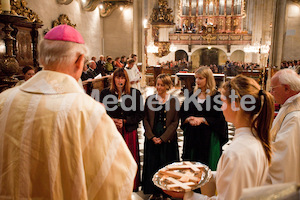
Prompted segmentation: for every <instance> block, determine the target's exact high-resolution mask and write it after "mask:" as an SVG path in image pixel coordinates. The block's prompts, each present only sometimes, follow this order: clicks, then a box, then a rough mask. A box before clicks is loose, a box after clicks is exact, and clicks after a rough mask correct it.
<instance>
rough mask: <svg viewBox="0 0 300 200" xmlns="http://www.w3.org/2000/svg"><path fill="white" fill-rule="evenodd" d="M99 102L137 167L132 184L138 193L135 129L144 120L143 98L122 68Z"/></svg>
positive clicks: (138, 160) (138, 179) (114, 75)
mask: <svg viewBox="0 0 300 200" xmlns="http://www.w3.org/2000/svg"><path fill="white" fill-rule="evenodd" d="M100 102H101V103H103V104H104V105H105V108H106V111H107V114H108V115H109V116H110V117H111V118H112V119H113V121H114V122H115V124H116V126H117V128H118V130H119V132H120V134H122V136H123V138H124V140H125V142H126V144H127V146H128V148H129V150H130V151H131V153H132V155H133V157H134V159H135V161H136V163H137V165H138V171H137V175H136V178H135V182H134V191H138V187H139V184H140V173H139V172H140V169H139V168H140V167H139V166H140V157H139V144H138V136H137V128H138V124H139V122H140V121H141V120H142V119H143V118H144V112H143V110H144V108H143V107H141V106H142V105H143V104H142V102H143V98H142V95H141V93H140V91H139V90H137V89H134V88H132V87H130V82H129V78H128V75H127V72H126V70H125V69H124V68H118V69H116V70H115V71H114V73H113V76H112V82H111V86H110V88H105V89H103V90H102V91H101V94H100ZM141 104H142V105H141Z"/></svg>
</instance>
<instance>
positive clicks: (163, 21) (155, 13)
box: [149, 0, 174, 25]
mask: <svg viewBox="0 0 300 200" xmlns="http://www.w3.org/2000/svg"><path fill="white" fill-rule="evenodd" d="M167 7H168V2H167V1H166V0H158V8H153V10H152V14H151V16H150V19H149V22H150V23H151V24H152V25H174V22H173V21H174V17H173V15H172V14H171V13H172V12H173V10H172V9H171V8H167Z"/></svg>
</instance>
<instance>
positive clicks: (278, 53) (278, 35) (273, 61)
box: [269, 0, 286, 71]
mask: <svg viewBox="0 0 300 200" xmlns="http://www.w3.org/2000/svg"><path fill="white" fill-rule="evenodd" d="M274 4H275V5H274V8H275V9H274V13H273V30H272V44H271V49H270V65H269V66H277V67H280V63H281V59H282V50H283V43H284V36H285V31H286V0H275V2H274ZM269 71H271V70H269Z"/></svg>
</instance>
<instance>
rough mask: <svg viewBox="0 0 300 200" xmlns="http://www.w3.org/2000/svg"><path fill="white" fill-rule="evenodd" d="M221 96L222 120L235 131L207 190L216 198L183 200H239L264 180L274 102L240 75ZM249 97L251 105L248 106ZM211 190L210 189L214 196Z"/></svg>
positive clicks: (193, 195) (198, 196)
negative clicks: (243, 194) (231, 124)
mask: <svg viewBox="0 0 300 200" xmlns="http://www.w3.org/2000/svg"><path fill="white" fill-rule="evenodd" d="M221 92H222V101H223V105H222V110H223V113H224V116H225V119H226V121H228V122H232V123H233V124H234V126H235V127H236V130H235V135H234V137H233V141H232V143H231V144H230V145H229V146H228V147H227V148H226V149H225V150H224V152H223V154H222V156H221V158H220V160H219V162H218V168H217V171H216V173H213V177H212V178H211V180H210V183H211V184H210V186H213V187H216V190H217V193H218V195H217V196H213V197H208V196H206V195H202V194H197V193H194V192H188V193H186V194H184V199H185V200H204V199H222V200H223V199H224V200H227V199H230V200H238V199H239V198H240V196H241V194H242V190H243V189H245V188H251V187H258V186H261V185H263V184H264V182H265V180H266V177H267V174H268V167H269V165H270V163H271V155H272V152H271V134H270V129H271V125H272V121H273V116H274V102H273V98H272V96H271V94H270V93H269V92H266V91H263V90H260V86H259V84H258V83H257V82H256V81H255V80H254V79H252V78H248V77H246V76H243V75H238V76H236V77H235V78H233V79H232V80H231V81H228V82H226V83H225V84H224V85H223V87H222V91H221ZM249 96H250V98H251V101H252V102H253V103H250V104H249V101H248V102H247V100H246V99H248V98H249ZM214 174H216V175H215V176H214ZM214 181H215V182H214ZM205 186H207V185H205ZM205 186H203V187H202V188H201V190H202V189H203V188H204V187H205ZM213 187H211V188H209V189H211V190H212V191H213V192H211V194H213V195H214V194H215V191H214V190H213V189H214V188H213ZM206 191H207V190H206ZM173 195H174V193H172V196H173ZM176 195H178V197H179V195H181V197H182V196H183V194H181V193H180V194H176Z"/></svg>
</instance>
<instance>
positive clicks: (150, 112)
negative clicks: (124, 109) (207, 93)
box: [143, 74, 180, 199]
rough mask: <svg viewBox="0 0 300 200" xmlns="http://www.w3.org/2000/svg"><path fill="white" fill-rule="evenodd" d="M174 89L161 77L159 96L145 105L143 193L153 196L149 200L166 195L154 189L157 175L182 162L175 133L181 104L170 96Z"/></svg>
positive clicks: (163, 76)
mask: <svg viewBox="0 0 300 200" xmlns="http://www.w3.org/2000/svg"><path fill="white" fill-rule="evenodd" d="M171 86H172V80H171V78H170V76H168V75H165V74H160V75H159V76H158V77H157V80H156V90H157V94H154V95H151V96H149V97H148V98H147V100H146V104H145V118H144V128H145V144H144V167H143V191H144V193H145V194H153V195H152V196H151V197H150V199H156V198H158V197H159V196H161V195H165V194H164V193H163V192H162V191H161V190H160V189H159V188H157V187H156V186H154V184H153V182H152V177H153V175H154V173H155V172H156V171H158V170H159V169H160V168H162V167H164V166H165V165H167V164H170V163H172V162H175V161H178V160H179V153H178V143H177V132H176V130H177V127H178V121H179V109H180V104H179V101H178V99H177V98H176V97H174V96H171V95H169V94H168V93H167V90H168V89H170V88H171ZM176 108H177V109H176Z"/></svg>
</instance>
